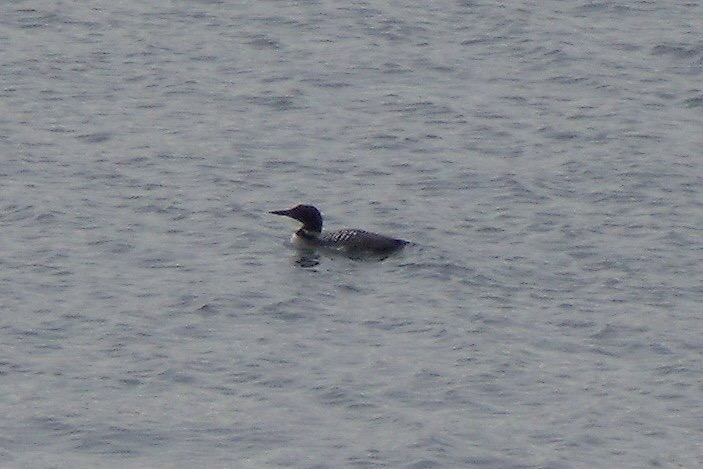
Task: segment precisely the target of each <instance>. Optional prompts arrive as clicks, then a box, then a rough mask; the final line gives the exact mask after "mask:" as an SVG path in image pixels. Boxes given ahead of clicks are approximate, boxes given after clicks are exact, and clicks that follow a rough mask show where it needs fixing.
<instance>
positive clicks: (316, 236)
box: [271, 205, 408, 254]
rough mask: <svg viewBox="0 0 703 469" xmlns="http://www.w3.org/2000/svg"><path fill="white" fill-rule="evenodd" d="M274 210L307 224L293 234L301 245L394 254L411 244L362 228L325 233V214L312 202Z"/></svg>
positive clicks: (350, 251) (357, 252)
mask: <svg viewBox="0 0 703 469" xmlns="http://www.w3.org/2000/svg"><path fill="white" fill-rule="evenodd" d="M271 213H273V214H275V215H283V216H286V217H290V218H293V219H295V220H298V221H300V222H301V223H302V224H303V227H302V228H300V229H299V230H298V231H296V232H295V233H294V234H293V236H292V237H291V243H292V244H293V245H294V246H296V247H298V248H307V249H315V248H325V249H332V250H335V251H342V252H345V253H349V254H363V253H370V254H391V253H393V252H395V251H398V250H400V249H401V248H403V247H404V246H405V245H407V244H408V241H405V240H402V239H396V238H391V237H389V236H384V235H381V234H377V233H371V232H368V231H365V230H359V229H342V230H337V231H330V232H324V233H323V232H322V215H321V214H320V211H319V210H318V209H317V208H315V207H313V206H312V205H297V206H295V207H293V208H291V209H288V210H276V211H273V212H271Z"/></svg>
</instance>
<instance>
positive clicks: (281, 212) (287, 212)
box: [269, 210, 290, 217]
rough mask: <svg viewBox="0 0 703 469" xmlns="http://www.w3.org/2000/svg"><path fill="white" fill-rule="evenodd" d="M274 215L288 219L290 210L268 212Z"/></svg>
mask: <svg viewBox="0 0 703 469" xmlns="http://www.w3.org/2000/svg"><path fill="white" fill-rule="evenodd" d="M269 213H272V214H274V215H283V216H284V217H289V216H290V210H274V211H273V212H269Z"/></svg>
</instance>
